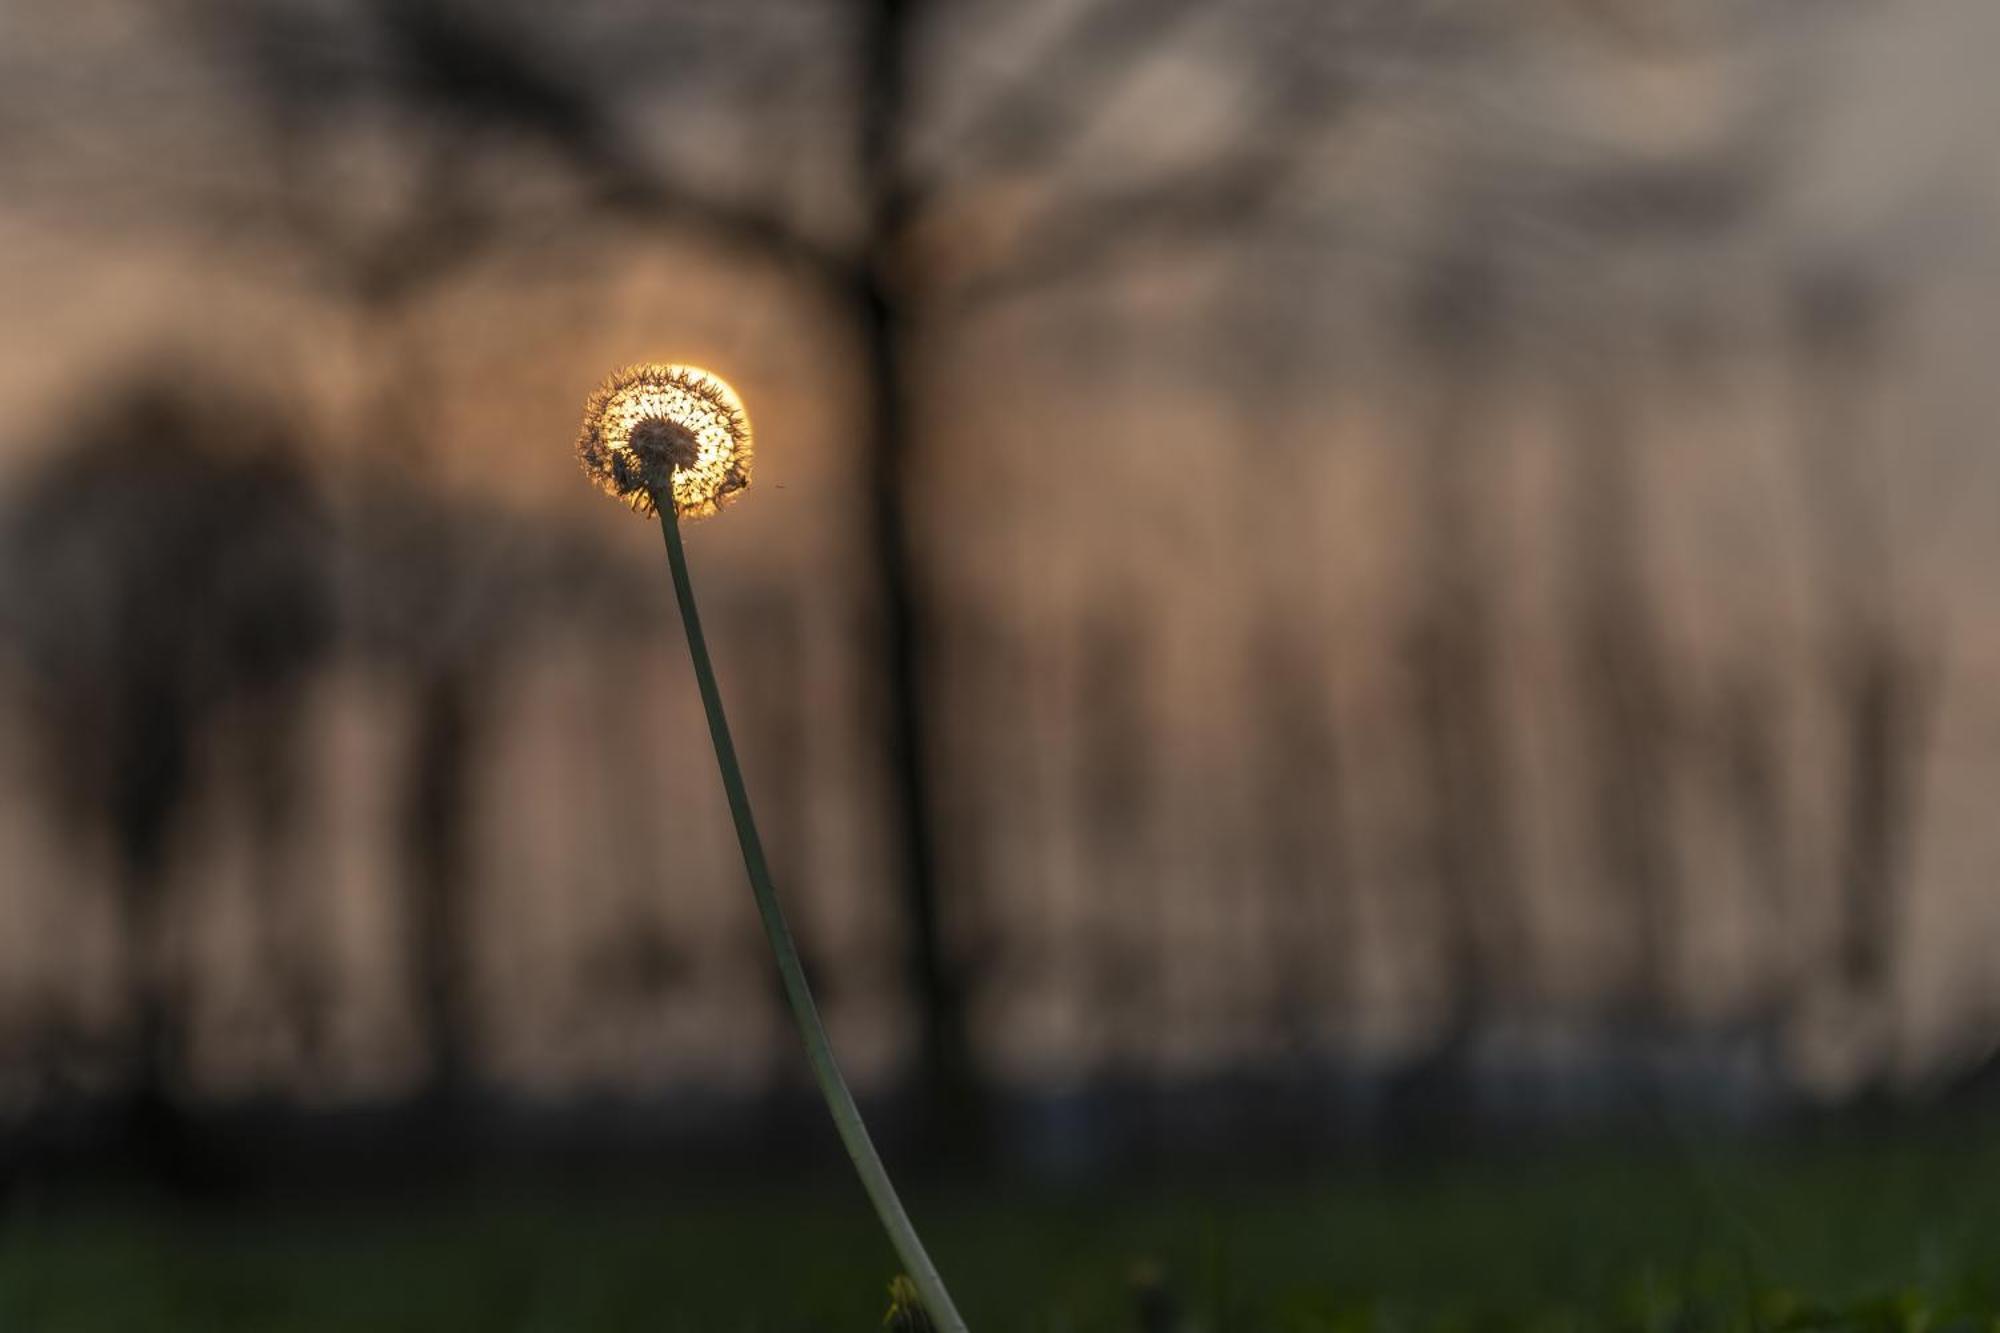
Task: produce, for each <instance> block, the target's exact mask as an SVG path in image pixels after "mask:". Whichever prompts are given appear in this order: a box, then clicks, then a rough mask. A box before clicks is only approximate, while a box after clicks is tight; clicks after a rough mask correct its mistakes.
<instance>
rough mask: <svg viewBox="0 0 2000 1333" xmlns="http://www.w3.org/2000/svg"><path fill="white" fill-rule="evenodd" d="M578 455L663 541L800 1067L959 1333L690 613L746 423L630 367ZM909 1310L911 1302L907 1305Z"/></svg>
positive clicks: (711, 381)
mask: <svg viewBox="0 0 2000 1333" xmlns="http://www.w3.org/2000/svg"><path fill="white" fill-rule="evenodd" d="M576 451H577V456H578V457H579V458H580V459H581V460H582V462H583V470H584V471H585V472H586V473H588V474H589V476H590V479H591V480H592V481H594V482H595V483H596V484H597V485H598V486H599V488H601V489H602V490H603V491H604V492H605V493H606V494H608V495H612V496H616V497H617V498H618V499H621V500H623V501H625V502H626V503H627V504H629V505H631V506H632V508H633V509H635V510H637V511H638V512H640V513H642V514H657V515H659V519H660V531H661V533H662V535H664V536H665V538H666V542H667V567H668V570H669V571H670V572H671V573H672V575H673V581H674V597H675V599H676V600H677V601H678V602H679V603H680V610H681V624H682V626H683V627H684V628H685V629H686V630H687V641H688V655H689V656H690V657H691V658H692V659H693V661H694V678H695V685H696V687H697V688H698V689H699V690H700V692H701V705H702V710H703V711H704V712H705V713H707V715H708V734H709V738H710V740H712V741H713V742H714V744H715V760H716V764H717V765H718V766H719V767H720V768H721V770H722V789H723V792H724V793H725V794H726V795H727V796H728V798H729V813H730V817H731V818H732V819H734V820H735V823H736V839H737V842H738V843H739V844H741V846H742V849H743V868H744V870H745V871H746V872H747V873H748V874H749V877H750V892H751V895H752V896H753V897H755V898H756V900H757V913H758V915H759V916H760V917H762V918H763V922H764V934H765V936H766V937H767V938H768V939H769V940H770V942H771V952H772V953H773V954H775V955H776V956H777V962H778V975H779V978H780V979H781V980H782V981H783V983H784V989H785V1001H786V1003H787V1004H788V1005H789V1006H790V1008H791V1011H792V1020H793V1022H794V1023H796V1024H797V1025H798V1029H799V1036H800V1037H801V1038H802V1039H803V1040H804V1042H805V1047H806V1059H807V1061H808V1063H810V1064H811V1066H812V1071H813V1078H814V1080H815V1081H816V1082H817V1083H818V1084H819V1090H820V1095H821V1096H822V1097H824V1098H825V1099H826V1105H827V1110H829V1111H830V1112H832V1114H833V1123H834V1126H835V1128H836V1129H838V1130H839V1132H840V1141H841V1143H842V1144H843V1145H844V1146H845V1147H846V1148H847V1155H848V1156H849V1157H850V1158H851V1159H853V1162H854V1169H855V1171H856V1172H858V1173H859V1174H860V1176H861V1184H862V1187H863V1188H864V1189H866V1190H867V1192H868V1198H869V1201H870V1202H871V1203H873V1204H874V1205H875V1213H876V1216H877V1217H879V1218H880V1219H881V1221H882V1227H883V1229H884V1230H885V1231H887V1232H888V1233H889V1241H890V1244H892V1245H893V1246H894V1247H895V1250H896V1255H897V1257H898V1258H900V1259H901V1260H902V1261H903V1266H904V1267H905V1268H907V1269H908V1270H909V1272H910V1274H911V1278H910V1279H903V1281H905V1282H909V1281H911V1280H913V1281H914V1286H915V1297H916V1298H920V1300H921V1306H922V1308H923V1310H925V1311H927V1312H928V1314H929V1315H930V1318H931V1320H932V1321H934V1322H935V1325H936V1327H937V1328H938V1329H939V1330H941V1333H966V1330H965V1320H964V1319H963V1318H961V1317H960V1316H959V1313H958V1309H957V1307H956V1306H954V1305H953V1304H952V1300H951V1294H950V1293H949V1292H948V1291H946V1290H945V1285H944V1279H942V1278H941V1277H939V1276H938V1271H937V1266H936V1265H935V1264H933V1263H932V1262H931V1258H930V1255H929V1254H928V1253H927V1252H926V1251H925V1250H924V1246H923V1242H922V1241H921V1240H919V1239H918V1238H917V1232H916V1228H915V1227H913V1226H912V1225H910V1218H909V1214H907V1213H906V1212H904V1211H903V1204H902V1201H901V1200H900V1199H899V1198H897V1196H896V1188H895V1186H894V1185H892V1184H891V1183H890V1181H889V1173H888V1171H887V1170H885V1169H884V1168H883V1166H882V1158H881V1157H880V1155H879V1154H877V1153H876V1151H875V1145H874V1142H873V1141H872V1140H871V1139H870V1138H869V1137H868V1127H867V1126H866V1125H865V1124H863V1123H862V1120H861V1111H860V1108H859V1107H857V1106H856V1105H855V1104H854V1095H853V1093H851V1092H849V1091H848V1088H847V1081H846V1080H845V1079H843V1078H842V1077H841V1075H840V1066H839V1065H838V1064H836V1063H835V1061H834V1058H833V1046H832V1044H831V1043H830V1042H829V1041H828V1040H827V1035H826V1027H825V1025H824V1024H822V1023H821V1022H820V1017H819V1007H818V1006H817V1005H816V1004H814V1003H813V997H812V991H811V989H810V988H809V987H808V986H807V985H806V974H805V969H804V968H803V967H802V966H800V964H799V951H798V946H797V945H796V944H795V943H793V941H792V931H791V927H790V926H789V925H787V924H786V922H785V914H784V911H783V909H782V908H780V906H779V905H778V891H777V889H776V888H775V887H774V886H773V885H772V883H771V870H770V867H769V866H768V865H767V864H766V863H765V861H764V845H763V842H762V840H761V839H759V838H758V836H757V823H756V819H755V818H754V816H753V815H752V814H751V810H750V794H749V792H748V790H747V789H746V788H745V786H744V783H743V770H742V766H741V765H740V764H738V762H737V759H736V745H735V742H734V741H732V740H731V739H730V736H729V719H728V718H727V717H726V716H724V714H723V711H722V692H721V690H720V689H718V688H717V686H716V683H715V667H714V665H713V664H712V663H711V662H710V661H709V658H708V641H707V639H706V638H705V637H704V636H703V634H702V631H701V616H700V613H699V612H698V611H697V610H696V609H695V603H694V584H693V581H692V580H691V579H690V578H689V576H688V563H687V551H686V550H685V548H684V547H683V546H682V543H681V527H680V520H681V519H682V518H684V517H687V518H694V517H706V516H707V515H710V514H713V513H715V512H716V510H717V509H718V508H720V507H721V506H722V504H723V503H725V502H726V501H728V500H730V499H732V498H733V497H734V496H735V495H736V494H737V493H738V492H740V491H742V490H743V489H744V488H745V487H746V486H748V485H749V484H750V418H749V417H748V416H747V415H746V414H745V413H744V411H743V403H742V400H740V399H739V398H737V396H736V391H735V390H734V389H731V388H730V387H729V386H728V385H727V384H726V383H724V382H723V381H722V380H721V379H719V378H717V377H716V376H714V375H711V374H709V373H708V372H707V371H705V370H697V369H695V368H694V367H692V366H665V365H651V364H648V365H637V366H628V367H626V368H625V369H624V370H621V371H618V372H617V373H616V374H614V375H612V376H611V378H610V379H608V380H606V381H605V382H604V383H603V384H602V385H601V386H600V387H599V388H598V390H597V391H596V392H595V393H593V394H591V395H590V398H589V400H588V401H587V402H586V403H585V404H584V411H583V429H582V431H581V432H580V433H579V434H578V436H577V445H576ZM906 1303H908V1304H914V1303H916V1302H915V1300H911V1301H908V1302H906Z"/></svg>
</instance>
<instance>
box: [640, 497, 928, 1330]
mask: <svg viewBox="0 0 2000 1333" xmlns="http://www.w3.org/2000/svg"><path fill="white" fill-rule="evenodd" d="M662 498H663V500H664V501H665V502H664V503H662V504H661V505H660V506H659V510H660V531H661V532H662V533H664V534H665V535H666V539H667V564H668V566H669V567H670V568H671V569H672V570H673V576H674V597H675V599H676V600H678V601H679V602H680V608H681V623H682V624H683V625H685V626H686V627H687V641H688V655H689V656H690V657H692V658H693V659H694V678H695V683H696V685H698V686H699V687H700V689H701V706H702V709H703V710H704V711H705V712H706V713H707V714H708V733H709V736H710V737H711V738H712V739H713V740H714V741H715V759H716V763H717V764H718V765H720V767H721V769H722V788H723V791H724V792H726V793H727V794H728V797H729V813H730V816H731V817H732V818H733V819H734V820H735V821H736V837H737V841H739V842H740V843H742V845H743V868H744V869H745V870H746V871H748V872H749V875H750V891H751V893H753V894H754V895H755V896H756V899H757V912H758V914H759V915H760V916H762V917H763V919H764V934H765V935H766V936H767V937H768V938H769V939H770V941H771V952H772V953H774V954H776V955H777V958H778V975H779V977H780V978H782V980H783V981H784V986H785V1001H786V1003H787V1004H789V1005H790V1006H791V1010H792V1020H793V1021H794V1022H795V1023H797V1024H798V1028H799V1036H800V1037H802V1038H803V1039H804V1040H805V1046H806V1058H807V1060H809V1061H810V1062H811V1064H812V1071H813V1078H814V1079H815V1080H817V1081H818V1083H819V1090H820V1095H821V1096H823V1097H825V1098H826V1106H827V1110H829V1111H831V1112H832V1113H833V1123H834V1126H835V1128H837V1129H838V1130H839V1131H840V1141H841V1142H842V1143H843V1144H844V1145H846V1147H847V1155H848V1156H849V1157H850V1158H852V1159H853V1161H854V1169H855V1170H856V1171H857V1172H859V1173H860V1175H861V1184H862V1187H863V1188H865V1189H866V1190H867V1191H868V1198H869V1201H870V1202H872V1203H873V1204H874V1205H875V1214H876V1216H877V1217H879V1218H881V1220H882V1227H883V1229H884V1230H886V1231H887V1232H888V1233H889V1242H890V1244H892V1245H894V1246H895V1248H896V1255H897V1257H898V1258H900V1259H901V1260H902V1262H903V1267H904V1268H906V1269H907V1270H909V1274H910V1276H911V1277H912V1278H914V1279H915V1281H916V1284H917V1290H918V1291H919V1292H920V1293H921V1294H922V1296H923V1302H924V1305H925V1307H926V1308H927V1309H928V1311H929V1313H930V1316H931V1319H932V1321H933V1322H934V1323H936V1325H937V1327H938V1329H939V1333H966V1329H965V1320H964V1319H963V1318H961V1317H960V1315H959V1313H958V1308H957V1307H956V1306H954V1305H953V1304H952V1301H951V1293H949V1292H947V1291H946V1290H945V1286H944V1279H943V1278H941V1277H939V1276H938V1271H937V1267H936V1265H934V1264H933V1263H931V1257H930V1255H929V1254H928V1253H926V1252H925V1250H924V1243H923V1242H922V1241H921V1240H919V1239H917V1230H916V1228H915V1227H913V1226H911V1225H910V1217H909V1214H908V1213H905V1212H904V1211H903V1204H902V1201H901V1200H900V1199H898V1198H897V1197H896V1187H895V1186H894V1185H893V1184H891V1183H890V1181H889V1173H888V1171H886V1170H885V1169H883V1166H882V1159H881V1157H880V1156H878V1155H877V1154H876V1151H875V1144H874V1142H873V1141H872V1140H870V1139H869V1137H868V1127H867V1126H866V1125H865V1124H863V1123H862V1120H861V1109H860V1108H859V1107H857V1106H856V1105H855V1104H854V1094H853V1093H851V1092H849V1091H848V1090H847V1081H846V1080H845V1079H843V1078H842V1077H841V1076H840V1066H839V1065H838V1064H836V1063H835V1062H834V1058H833V1046H832V1044H831V1043H830V1042H829V1041H828V1040H827V1037H826V1028H825V1026H824V1025H823V1024H822V1023H821V1022H820V1018H819V1007H818V1006H817V1005H815V1004H814V1003H813V997H812V990H811V989H810V988H809V987H808V986H807V985H806V974H805V969H804V968H803V967H802V966H800V964H799V950H798V946H797V945H796V944H794V943H793V942H792V930H791V927H790V926H788V925H786V924H785V913H784V911H783V909H782V908H780V907H779V906H778V891H777V889H776V888H775V887H774V886H773V885H772V883H771V871H770V867H769V866H767V865H766V864H765V862H764V845H763V843H762V842H761V841H760V840H759V839H758V837H757V824H756V820H755V818H754V817H753V816H752V815H751V812H750V795H749V792H748V791H746V790H745V789H744V785H743V770H742V768H741V767H740V766H739V765H738V764H737V762H736V746H735V744H734V742H732V741H731V740H730V738H729V719H728V718H727V717H725V716H724V715H723V711H722V694H721V691H720V690H718V689H717V688H716V684H715V668H714V666H713V665H711V664H710V662H709V660H708V642H707V640H706V638H704V636H703V635H702V632H701V615H700V613H699V612H697V611H696V610H695V604H694V584H693V582H692V581H691V580H690V579H689V578H688V564H687V552H686V551H685V550H684V549H683V548H682V546H681V530H680V521H679V519H678V517H677V516H676V514H675V512H674V506H673V502H672V499H671V498H670V497H662Z"/></svg>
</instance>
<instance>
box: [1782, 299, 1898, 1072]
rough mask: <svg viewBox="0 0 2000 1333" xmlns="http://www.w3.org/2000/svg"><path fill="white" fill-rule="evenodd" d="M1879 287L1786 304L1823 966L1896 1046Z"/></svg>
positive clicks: (1892, 723) (1892, 603) (1893, 632)
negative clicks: (1834, 767) (1821, 645)
mask: <svg viewBox="0 0 2000 1333" xmlns="http://www.w3.org/2000/svg"><path fill="white" fill-rule="evenodd" d="M1884 299H1885V298H1884V297H1883V294H1882V293H1881V292H1880V291H1878V290H1877V289H1876V288H1875V287H1873V286H1872V285H1871V284H1870V283H1869V282H1868V281H1867V280H1866V279H1865V278H1864V277H1862V276H1861V275H1856V274H1852V273H1846V272H1832V273H1819V274H1815V275H1812V276H1810V277H1808V279H1807V280H1806V281H1805V282H1804V284H1803V285H1802V286H1801V288H1800V290H1799V291H1798V292H1797V293H1796V296H1795V302H1796V303H1795V306H1794V309H1793V311H1792V315H1793V320H1794V326H1795V336H1796V344H1797V355H1798V360H1799V365H1798V376H1797V392H1798V394H1799V402H1800V409H1799V416H1800V420H1799V425H1800V437H1801V443H1802V446H1803V448H1804V449H1805V450H1806V452H1805V453H1804V454H1803V455H1802V457H1801V460H1800V461H1801V466H1802V468H1803V471H1804V474H1805V477H1806V481H1807V484H1808V495H1809V498H1810V499H1811V501H1812V504H1813V509H1814V517H1815V519H1816V520H1817V529H1818V536H1819V566H1820V577H1821V582H1822V586H1823V588H1824V589H1825V600H1826V606H1825V614H1826V616H1827V618H1828V621H1829V622H1830V627H1829V633H1830V635H1831V640H1832V642H1831V652H1832V655H1833V663H1832V668H1831V670H1832V676H1833V679H1832V686H1833V692H1834V700H1835V708H1836V710H1837V714H1838V722H1837V725H1838V726H1839V727H1840V728H1841V730H1842V733H1843V735H1842V740H1841V749H1842V752H1843V753H1842V755H1841V765H1842V775H1841V778H1840V782H1841V787H1842V790H1841V797H1840V801H1841V805H1840V819H1841V823H1840V826H1839V829H1838V837H1839V840H1840V845H1839V849H1838V851H1837V853H1836V856H1837V862H1836V872H1835V873H1836V875H1837V883H1838V892H1839V901H1840V912H1839V918H1838V921H1839V924H1838V927H1837V932H1838V933H1837V937H1836V940H1835V945H1834V950H1833V953H1834V957H1833V960H1832V962H1833V967H1834V969H1835V972H1836V976H1837V979H1838V982H1839V985H1840V986H1841V988H1842V990H1843V991H1844V992H1845V995H1846V997H1847V998H1849V999H1852V1000H1855V1001H1858V1002H1861V1003H1862V1004H1864V1005H1865V1006H1866V1007H1867V1011H1868V1013H1869V1015H1870V1017H1871V1018H1872V1019H1873V1021H1875V1022H1877V1023H1879V1024H1880V1027H1879V1034H1880V1038H1881V1041H1882V1042H1883V1048H1882V1049H1881V1050H1880V1051H1878V1052H1876V1053H1875V1054H1876V1056H1877V1058H1878V1061H1879V1062H1881V1064H1882V1066H1883V1067H1882V1068H1879V1069H1878V1071H1877V1072H1878V1076H1880V1075H1881V1074H1884V1073H1886V1072H1887V1070H1886V1063H1887V1061H1888V1060H1889V1059H1891V1058H1892V1056H1893V1042H1894V1040H1895V1031H1896V1023H1897V1013H1896V1008H1897V983H1898V977H1897V961H1898V957H1899V954H1900V952H1901V947H1902V942H1903V912H1904V903H1903V899H1904V898H1905V896H1906V893H1907V888H1908V886H1907V884H1906V883H1905V879H1904V869H1905V862H1906V859H1907V855H1908V847H1909V843H1910V841H1911V836H1912V830H1913V826H1914V824H1915V822H1916V805H1917V786H1918V782H1919V779H1920V776H1921V767H1922V765H1921V760H1922V751H1923V746H1924V738H1925V731H1926V726H1925V721H1926V716H1927V713H1928V711H1929V707H1930V690H1929V689H1928V686H1927V682H1926V681H1925V679H1924V672H1923V670H1922V668H1921V662H1920V660H1919V659H1918V658H1917V656H1916V654H1915V653H1914V652H1913V651H1912V650H1911V647H1910V645H1909V644H1908V642H1907V636H1908V633H1909V620H1910V618H1911V617H1910V612H1909V611H1908V610H1907V609H1905V608H1904V606H1903V602H1904V599H1903V598H1901V597H1900V596H1899V595H1898V589H1897V573H1896V569H1895V560H1894V551H1893V541H1894V537H1893V534H1892V532H1891V530H1890V515H1889V513H1888V512H1887V509H1886V505H1887V495H1888V486H1889V477H1888V476H1887V475H1885V474H1884V473H1883V472H1882V471H1881V470H1880V469H1881V467H1882V466H1883V465H1884V464H1885V463H1886V458H1885V455H1884V451H1883V448H1882V445H1881V442H1880V436H1879V431H1878V429H1877V424H1876V414H1877V409H1878V406H1879V404H1878V403H1877V401H1876V398H1875V395H1876V393H1877V391H1878V389H1879V386H1880V383H1881V378H1882V371H1883V362H1884V353H1883V335H1882V323H1883V319H1884V315H1883V310H1882V302H1883V300H1884Z"/></svg>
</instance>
